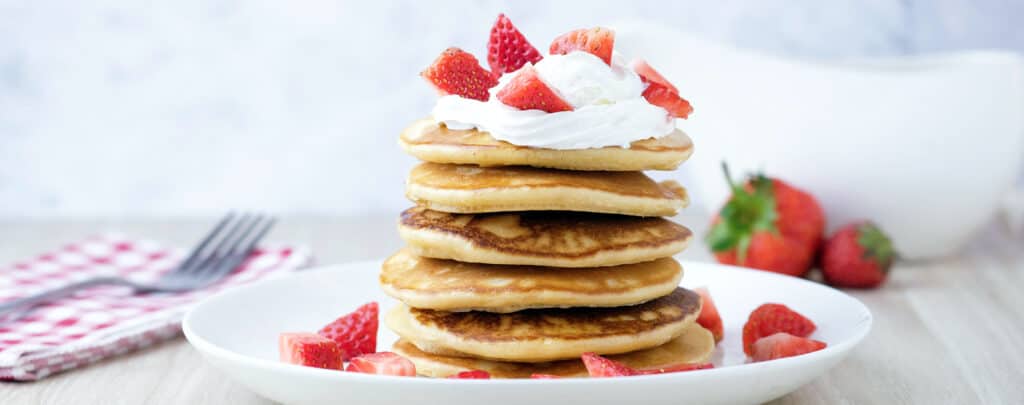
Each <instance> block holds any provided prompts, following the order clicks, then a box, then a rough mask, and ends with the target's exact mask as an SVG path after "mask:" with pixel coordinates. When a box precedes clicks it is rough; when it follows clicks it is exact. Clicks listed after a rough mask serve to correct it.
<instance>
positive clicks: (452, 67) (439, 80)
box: [420, 48, 498, 101]
mask: <svg viewBox="0 0 1024 405" xmlns="http://www.w3.org/2000/svg"><path fill="white" fill-rule="evenodd" d="M420 76H423V78H424V79H427V81H428V82H430V84H431V85H433V86H434V88H436V89H437V92H438V93H439V94H441V95H447V94H454V95H457V96H460V97H465V98H472V99H475V100H480V101H487V99H488V98H490V93H488V92H487V90H488V89H490V88H491V87H494V86H496V85H498V79H497V78H495V77H494V75H492V74H491V72H488V71H487V69H484V68H483V67H481V66H480V62H477V60H476V57H475V56H473V55H472V54H470V53H469V52H466V51H463V50H461V49H459V48H448V49H445V51H444V52H442V53H441V56H438V57H437V59H436V60H434V63H433V64H431V65H430V67H428V68H427V69H426V70H424V71H423V72H421V73H420Z"/></svg>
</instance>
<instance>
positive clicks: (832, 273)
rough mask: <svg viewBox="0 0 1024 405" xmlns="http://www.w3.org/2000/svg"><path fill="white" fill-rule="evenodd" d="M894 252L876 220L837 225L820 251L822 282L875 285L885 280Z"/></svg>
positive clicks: (846, 284)
mask: <svg viewBox="0 0 1024 405" xmlns="http://www.w3.org/2000/svg"><path fill="white" fill-rule="evenodd" d="M895 256H896V252H895V251H894V249H893V247H892V241H891V240H889V237H888V236H886V235H885V233H884V232H882V230H881V229H879V228H878V226H876V225H875V224H873V223H871V222H857V223H852V224H849V225H846V226H844V227H842V228H839V230H837V231H836V232H835V233H834V234H832V236H830V237H829V238H828V240H826V241H825V245H824V247H823V248H822V253H821V268H822V271H821V272H822V274H823V275H824V276H825V282H826V283H828V284H829V285H833V286H836V287H852V288H875V287H878V286H879V285H881V284H882V282H884V281H885V277H886V275H887V274H888V273H889V267H890V266H892V261H893V258H894V257H895Z"/></svg>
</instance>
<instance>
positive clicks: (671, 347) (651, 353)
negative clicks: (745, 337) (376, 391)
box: [392, 322, 715, 378]
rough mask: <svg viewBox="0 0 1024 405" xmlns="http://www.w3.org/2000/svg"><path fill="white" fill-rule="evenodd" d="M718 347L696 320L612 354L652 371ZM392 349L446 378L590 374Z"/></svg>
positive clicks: (420, 369)
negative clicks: (673, 334) (651, 342)
mask: <svg viewBox="0 0 1024 405" xmlns="http://www.w3.org/2000/svg"><path fill="white" fill-rule="evenodd" d="M714 350H715V338H714V337H712V336H711V332H708V331H707V329H704V328H702V327H701V326H700V325H698V324H697V323H696V322H695V323H693V324H691V325H690V326H688V327H687V328H686V330H685V331H684V332H683V334H682V336H679V337H677V338H675V339H672V340H670V341H668V343H665V344H663V345H661V346H657V347H654V348H650V349H645V350H639V351H635V352H630V353H623V354H615V355H611V356H608V357H609V358H611V359H612V360H615V361H619V362H622V363H625V364H626V365H627V366H630V367H633V368H636V369H648V370H649V369H657V368H665V367H670V366H674V365H679V364H686V363H703V362H706V361H708V360H709V359H710V358H711V354H712V353H713V352H714ZM392 351H394V352H395V353H398V354H400V355H402V356H403V357H405V358H407V359H409V360H411V361H412V362H413V364H415V365H416V373H418V374H419V375H422V376H427V377H439V378H444V377H448V376H450V375H453V374H456V373H459V372H462V371H469V370H483V371H486V372H488V373H490V374H491V377H493V378H529V377H530V375H532V374H550V375H555V376H560V377H586V376H587V369H586V367H584V366H583V362H582V361H580V360H577V359H573V360H561V361H553V362H547V363H515V362H505V361H493V360H481V359H475V358H471V357H455V356H440V355H436V354H432V353H427V352H424V351H422V350H420V349H419V348H417V347H416V345H413V344H412V343H410V342H409V341H408V340H405V339H399V340H398V341H397V342H395V344H394V346H393V347H392Z"/></svg>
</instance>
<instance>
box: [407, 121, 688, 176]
mask: <svg viewBox="0 0 1024 405" xmlns="http://www.w3.org/2000/svg"><path fill="white" fill-rule="evenodd" d="M399 145H401V146H402V149H404V150H405V151H406V152H407V153H409V154H410V155H413V156H415V157H416V158H418V159H420V160H424V161H427V162H435V163H456V164H473V165H478V166H535V167H548V168H553V169H566V170H605V171H640V170H674V169H675V168H676V167H678V166H679V164H680V163H682V162H683V161H685V160H686V159H688V158H689V157H690V155H691V154H693V142H692V141H691V140H690V138H689V137H688V136H686V134H685V133H683V131H680V130H678V129H677V130H675V131H674V132H672V133H670V134H668V135H666V136H663V137H661V138H649V139H644V140H640V141H636V142H633V143H631V144H630V147H629V148H622V147H618V146H608V147H603V148H593V149H574V150H558V149H544V148H533V147H527V146H516V145H513V144H510V143H508V142H504V141H499V140H497V139H494V138H493V137H491V135H490V134H488V133H487V132H481V131H477V130H475V129H470V130H452V129H448V127H446V126H444V125H441V124H438V123H435V122H434V121H433V120H431V119H424V120H419V121H416V122H414V123H413V124H412V125H410V126H409V127H408V128H406V129H405V130H404V131H402V135H401V136H400V137H399Z"/></svg>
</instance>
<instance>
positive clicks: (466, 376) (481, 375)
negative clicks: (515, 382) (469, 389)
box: [448, 370, 491, 380]
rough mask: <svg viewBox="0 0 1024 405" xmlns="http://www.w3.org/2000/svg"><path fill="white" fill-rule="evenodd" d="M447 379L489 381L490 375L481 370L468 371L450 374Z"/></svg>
mask: <svg viewBox="0 0 1024 405" xmlns="http://www.w3.org/2000/svg"><path fill="white" fill-rule="evenodd" d="M448 378H451V379H456V380H489V379H491V373H488V372H486V371H483V370H469V371H463V372H460V373H456V374H452V375H450V376H448Z"/></svg>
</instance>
